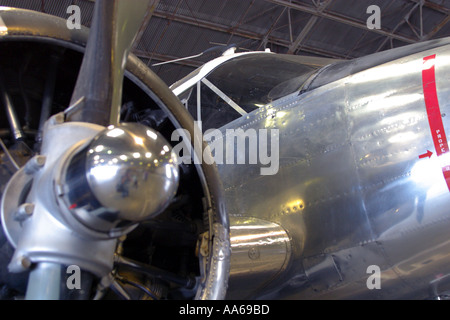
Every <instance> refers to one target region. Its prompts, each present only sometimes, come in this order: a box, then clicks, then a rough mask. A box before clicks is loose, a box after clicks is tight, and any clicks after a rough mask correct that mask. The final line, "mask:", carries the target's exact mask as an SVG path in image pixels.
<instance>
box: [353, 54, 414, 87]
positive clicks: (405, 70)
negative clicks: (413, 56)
mask: <svg viewBox="0 0 450 320" xmlns="http://www.w3.org/2000/svg"><path fill="white" fill-rule="evenodd" d="M421 64H422V61H421V60H411V61H408V62H405V63H399V64H386V65H381V66H378V67H376V68H373V69H372V70H368V71H366V72H359V73H356V74H354V75H352V76H350V77H349V81H348V83H349V84H364V83H368V82H378V81H381V80H383V79H387V78H393V77H400V76H407V75H411V74H414V73H416V70H421V69H422V66H421Z"/></svg>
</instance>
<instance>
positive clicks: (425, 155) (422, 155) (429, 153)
mask: <svg viewBox="0 0 450 320" xmlns="http://www.w3.org/2000/svg"><path fill="white" fill-rule="evenodd" d="M432 155H433V152H431V151H430V150H427V153H424V154H421V155H420V156H419V159H423V158H431V156H432Z"/></svg>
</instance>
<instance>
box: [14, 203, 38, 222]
mask: <svg viewBox="0 0 450 320" xmlns="http://www.w3.org/2000/svg"><path fill="white" fill-rule="evenodd" d="M33 211H34V204H32V203H24V204H22V205H20V206H19V208H18V209H17V211H16V213H15V215H14V220H16V221H24V220H26V219H28V218H29V217H31V215H32V214H33Z"/></svg>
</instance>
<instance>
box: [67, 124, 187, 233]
mask: <svg viewBox="0 0 450 320" xmlns="http://www.w3.org/2000/svg"><path fill="white" fill-rule="evenodd" d="M69 162H70V163H69V164H68V166H67V168H66V171H65V175H64V177H65V189H66V190H67V192H66V194H65V196H64V199H65V202H66V205H67V207H68V208H69V209H70V211H71V213H72V214H73V215H74V216H75V217H76V218H77V219H78V220H79V221H80V222H82V223H83V224H84V225H85V226H87V227H89V228H91V229H94V230H96V231H101V232H110V231H111V230H115V231H116V230H122V229H124V228H126V227H129V226H131V225H133V224H136V223H137V222H139V221H142V220H145V219H149V218H152V217H154V216H156V215H157V214H159V213H161V212H162V211H163V210H164V209H165V208H166V207H167V206H168V205H169V203H170V201H171V199H172V198H173V196H174V195H175V193H176V191H177V187H178V179H179V175H178V166H177V164H176V163H177V161H176V155H175V154H174V153H173V152H172V150H171V148H170V147H169V144H168V142H167V141H166V139H165V138H164V137H163V136H161V135H160V134H159V133H158V132H156V131H153V130H152V129H149V128H147V127H145V126H143V125H139V124H122V125H120V126H119V127H113V126H109V127H108V128H107V129H105V130H104V131H102V132H100V133H99V134H98V135H97V136H96V137H95V138H94V139H93V140H92V142H91V143H90V144H89V145H88V146H85V147H83V148H82V149H81V150H79V151H78V152H77V153H76V154H74V156H73V157H72V158H71V159H70V161H69ZM84 172H85V175H83V173H84Z"/></svg>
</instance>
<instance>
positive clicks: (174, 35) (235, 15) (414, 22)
mask: <svg viewBox="0 0 450 320" xmlns="http://www.w3.org/2000/svg"><path fill="white" fill-rule="evenodd" d="M123 1H125V0H123ZM94 2H95V0H0V5H2V6H12V7H19V8H25V9H31V10H36V11H40V12H45V13H48V14H52V15H56V16H59V17H63V18H68V17H69V15H70V14H68V13H67V7H68V6H70V5H73V4H75V5H78V6H79V7H80V9H81V16H82V21H81V22H82V24H83V25H85V26H87V27H89V26H90V20H91V18H92V11H93V7H94ZM371 5H376V6H378V7H379V8H380V9H381V12H380V27H381V28H380V29H369V28H368V27H367V20H368V19H369V18H370V17H371V16H372V14H373V12H370V11H369V13H367V12H368V11H367V9H368V7H369V6H371ZM449 20H450V0H357V1H356V0H151V5H150V7H149V10H148V12H147V15H146V18H145V22H144V24H143V27H142V28H141V30H140V32H139V34H138V39H137V41H136V43H135V45H134V48H133V52H134V54H136V55H137V56H138V57H139V58H141V59H142V61H144V62H145V63H146V64H147V65H148V66H149V67H150V68H151V69H152V70H153V71H155V72H156V73H157V74H158V75H159V76H160V77H161V78H162V79H163V80H164V81H165V82H166V83H167V84H168V85H170V84H172V83H173V82H175V81H176V80H178V79H180V78H182V77H183V76H185V75H186V74H188V73H189V72H191V71H192V70H194V69H195V68H196V67H198V66H200V65H202V64H203V63H204V62H206V61H207V60H209V59H212V58H214V57H215V55H216V56H217V55H218V53H217V52H216V53H214V52H212V53H209V54H204V55H202V56H200V57H192V58H190V59H187V60H183V61H178V62H174V63H170V64H165V65H158V66H153V65H154V64H157V63H160V62H165V61H169V60H174V59H178V58H182V57H190V56H195V55H198V54H199V53H201V52H203V51H205V50H207V49H209V48H212V47H216V46H217V47H224V46H228V45H231V44H235V45H236V46H237V47H238V51H249V50H264V49H266V48H268V49H270V50H271V51H273V52H277V53H288V54H297V55H313V56H321V57H329V58H338V59H352V58H356V57H360V56H364V55H368V54H371V53H375V52H378V51H383V50H387V49H390V48H395V47H399V46H404V45H407V44H410V43H416V42H420V41H426V40H431V39H437V38H442V37H446V36H450V23H449ZM214 54H215V55H214Z"/></svg>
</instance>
